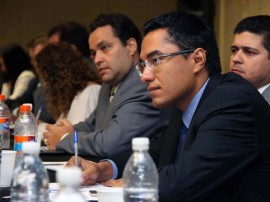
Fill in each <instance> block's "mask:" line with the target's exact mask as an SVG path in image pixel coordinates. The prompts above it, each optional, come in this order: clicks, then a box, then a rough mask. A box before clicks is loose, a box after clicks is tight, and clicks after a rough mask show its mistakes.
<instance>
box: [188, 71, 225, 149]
mask: <svg viewBox="0 0 270 202" xmlns="http://www.w3.org/2000/svg"><path fill="white" fill-rule="evenodd" d="M221 82H222V75H221V74H219V73H218V74H215V75H212V76H211V77H210V80H209V82H208V84H207V86H206V88H205V90H204V92H203V94H202V97H201V99H200V101H199V104H198V107H197V109H196V110H195V113H194V115H193V117H192V120H191V123H190V125H189V129H188V134H187V137H186V140H185V144H184V150H187V149H188V148H189V147H190V145H191V144H192V143H193V142H194V140H195V138H196V135H197V131H196V130H195V127H194V122H195V121H194V120H195V119H196V114H197V112H198V111H199V110H200V106H201V105H202V103H203V102H204V100H205V99H206V98H207V97H208V95H210V94H211V93H212V91H213V90H215V89H216V88H217V87H218V86H219V85H220V84H221Z"/></svg>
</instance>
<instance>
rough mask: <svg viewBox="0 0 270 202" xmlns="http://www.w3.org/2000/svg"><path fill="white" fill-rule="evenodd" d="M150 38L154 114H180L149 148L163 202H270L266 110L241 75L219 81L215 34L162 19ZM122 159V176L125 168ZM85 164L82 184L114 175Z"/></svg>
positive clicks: (147, 76) (195, 22) (146, 44)
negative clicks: (164, 111)
mask: <svg viewBox="0 0 270 202" xmlns="http://www.w3.org/2000/svg"><path fill="white" fill-rule="evenodd" d="M144 33H145V36H144V39H143V42H142V51H141V54H140V58H141V62H140V63H139V64H138V65H137V69H138V71H139V73H140V75H141V80H142V81H143V82H145V83H146V84H147V89H148V92H149V93H150V95H151V97H152V99H153V104H154V105H155V106H157V107H159V108H167V107H171V106H175V107H176V109H175V110H174V111H173V114H172V117H171V119H170V124H169V128H168V130H167V132H166V133H165V134H164V135H163V136H161V137H160V138H159V139H155V140H152V141H151V143H150V147H151V149H150V154H151V155H152V157H153V159H154V160H155V162H156V163H157V166H158V172H159V197H160V201H170V202H171V201H181V202H182V201H198V202H204V201H205V202H212V201H215V202H228V201H230V202H239V201H252V202H257V201H270V192H269V190H268V189H269V186H270V134H269V131H270V125H269V124H266V123H267V122H269V120H270V109H269V106H268V104H267V102H266V101H265V100H264V99H263V97H262V96H261V95H260V94H259V93H258V91H257V90H256V89H255V88H254V87H253V86H252V85H251V84H250V83H249V82H247V81H246V80H244V79H243V78H241V77H240V76H238V75H237V74H235V73H228V74H225V75H221V67H220V60H219V53H218V48H217V44H216V41H215V38H214V34H213V32H212V30H211V29H210V28H209V26H208V25H207V24H206V23H205V22H204V21H202V20H201V19H200V18H199V17H197V16H195V15H192V14H188V13H184V12H173V13H168V14H164V15H161V16H159V17H157V18H154V19H153V20H150V21H148V22H147V23H146V25H145V28H144ZM123 155H125V154H123ZM118 158H119V156H118V157H115V158H114V159H113V160H114V162H116V165H117V166H118V173H119V174H120V175H121V173H122V171H123V168H124V165H125V163H123V162H120V161H119V159H118ZM73 164H74V159H73V158H72V159H71V160H70V161H69V162H68V165H69V166H70V165H73ZM79 164H80V165H82V166H83V167H84V168H85V169H84V172H83V177H84V182H83V184H92V183H95V182H100V181H105V180H108V179H110V178H111V177H112V175H113V173H114V172H115V171H116V169H115V168H113V167H112V165H111V163H110V162H108V161H103V162H100V163H98V164H93V163H91V162H89V161H86V160H83V159H81V158H80V159H79ZM118 177H121V176H118ZM105 184H107V185H113V186H115V185H121V180H118V181H114V180H110V181H107V182H106V183H105Z"/></svg>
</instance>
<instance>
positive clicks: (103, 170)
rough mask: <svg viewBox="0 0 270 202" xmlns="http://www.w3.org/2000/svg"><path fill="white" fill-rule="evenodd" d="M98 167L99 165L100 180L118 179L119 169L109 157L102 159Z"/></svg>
mask: <svg viewBox="0 0 270 202" xmlns="http://www.w3.org/2000/svg"><path fill="white" fill-rule="evenodd" d="M98 167H99V180H98V181H99V182H104V181H107V180H109V179H116V177H117V174H118V170H117V167H116V165H115V163H114V162H113V161H111V160H109V159H104V160H101V161H100V162H99V163H98ZM115 168H116V169H115Z"/></svg>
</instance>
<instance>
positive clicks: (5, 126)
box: [1, 117, 9, 132]
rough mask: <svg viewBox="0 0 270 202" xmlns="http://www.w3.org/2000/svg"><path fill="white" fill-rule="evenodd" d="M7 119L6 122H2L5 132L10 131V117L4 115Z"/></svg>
mask: <svg viewBox="0 0 270 202" xmlns="http://www.w3.org/2000/svg"><path fill="white" fill-rule="evenodd" d="M3 118H4V119H5V123H3V124H1V125H2V129H3V132H7V131H9V118H8V117H3Z"/></svg>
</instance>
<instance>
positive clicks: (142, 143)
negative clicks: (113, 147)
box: [132, 137, 149, 150]
mask: <svg viewBox="0 0 270 202" xmlns="http://www.w3.org/2000/svg"><path fill="white" fill-rule="evenodd" d="M132 149H133V150H148V149H149V138H148V137H136V138H133V139H132Z"/></svg>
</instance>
